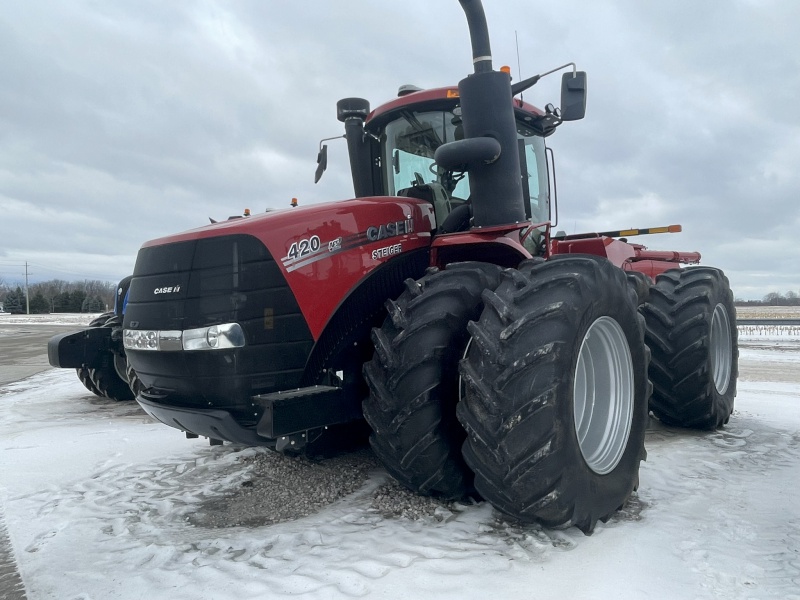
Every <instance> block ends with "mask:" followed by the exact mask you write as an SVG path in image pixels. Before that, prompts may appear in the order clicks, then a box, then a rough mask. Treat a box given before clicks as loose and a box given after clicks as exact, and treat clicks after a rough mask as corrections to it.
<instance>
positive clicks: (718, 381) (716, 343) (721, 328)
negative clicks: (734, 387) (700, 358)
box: [709, 304, 733, 394]
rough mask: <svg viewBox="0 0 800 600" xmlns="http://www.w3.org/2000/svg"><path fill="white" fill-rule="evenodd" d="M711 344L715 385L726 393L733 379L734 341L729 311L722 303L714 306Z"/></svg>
mask: <svg viewBox="0 0 800 600" xmlns="http://www.w3.org/2000/svg"><path fill="white" fill-rule="evenodd" d="M709 344H710V346H711V348H710V351H711V377H712V378H713V379H714V387H715V388H717V392H718V393H720V394H724V393H725V392H726V391H727V390H728V385H729V384H730V381H731V364H732V362H733V361H732V359H731V349H732V348H733V341H732V339H731V322H730V319H728V311H727V310H726V309H725V307H724V306H723V305H722V304H717V306H716V307H714V315H713V316H712V317H711V336H710V340H709Z"/></svg>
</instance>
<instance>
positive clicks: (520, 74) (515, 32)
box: [514, 29, 522, 102]
mask: <svg viewBox="0 0 800 600" xmlns="http://www.w3.org/2000/svg"><path fill="white" fill-rule="evenodd" d="M514 42H515V43H516V45H517V77H519V80H520V81H522V66H521V64H520V62H519V36H518V35H517V30H516V29H515V30H514ZM519 100H520V102H522V94H520V95H519Z"/></svg>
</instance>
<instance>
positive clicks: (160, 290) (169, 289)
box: [153, 285, 181, 294]
mask: <svg viewBox="0 0 800 600" xmlns="http://www.w3.org/2000/svg"><path fill="white" fill-rule="evenodd" d="M180 291H181V286H179V285H176V286H174V287H172V286H170V287H160V288H156V289H154V290H153V294H177V293H178V292H180Z"/></svg>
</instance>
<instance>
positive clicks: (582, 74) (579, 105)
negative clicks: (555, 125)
mask: <svg viewBox="0 0 800 600" xmlns="http://www.w3.org/2000/svg"><path fill="white" fill-rule="evenodd" d="M585 115H586V71H576V72H574V73H564V74H563V75H562V76H561V120H562V121H577V120H578V119H582V118H583V117H584V116H585Z"/></svg>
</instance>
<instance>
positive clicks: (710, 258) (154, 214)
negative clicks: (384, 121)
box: [0, 0, 800, 297]
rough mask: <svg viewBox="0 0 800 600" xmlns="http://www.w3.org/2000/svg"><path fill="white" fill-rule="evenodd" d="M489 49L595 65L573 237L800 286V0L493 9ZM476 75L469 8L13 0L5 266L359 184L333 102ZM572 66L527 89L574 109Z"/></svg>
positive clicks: (2, 21) (758, 287)
mask: <svg viewBox="0 0 800 600" xmlns="http://www.w3.org/2000/svg"><path fill="white" fill-rule="evenodd" d="M485 4H486V12H487V17H488V19H489V26H490V31H491V34H492V44H493V53H494V55H495V57H496V61H495V62H496V64H503V63H505V64H509V65H511V66H512V67H513V71H514V73H515V76H516V73H517V65H516V53H517V51H516V47H515V36H514V32H515V31H516V32H517V34H518V38H519V52H520V58H521V63H522V71H523V73H522V75H523V76H527V75H530V74H532V73H535V72H541V71H543V70H546V69H548V68H550V67H553V66H556V65H560V64H563V63H565V62H568V61H570V60H574V61H576V62H577V63H578V65H579V67H580V68H581V69H585V70H587V71H588V72H589V110H588V113H587V118H586V119H585V120H583V121H580V122H577V123H568V124H565V125H563V126H562V127H561V128H560V131H558V132H557V133H556V135H554V136H553V137H552V138H549V140H548V142H549V143H550V145H552V146H553V147H554V148H555V150H556V155H557V164H558V175H559V198H560V214H561V225H560V227H561V228H564V229H566V230H568V231H570V232H572V231H586V230H602V229H608V228H617V227H629V226H643V227H646V226H654V225H666V224H671V223H682V224H683V226H684V233H682V234H679V235H670V236H666V235H664V236H658V237H649V238H642V241H643V243H645V244H648V245H650V246H652V247H654V248H674V249H685V250H699V251H701V252H702V253H703V255H704V262H706V263H707V264H713V265H715V266H719V267H721V268H723V269H725V270H726V272H727V273H728V274H729V276H730V278H731V281H732V284H733V286H734V289H735V291H736V293H737V295H739V296H743V297H760V296H762V295H764V294H765V293H767V292H768V291H773V290H776V291H786V290H788V289H794V290H796V291H797V290H800V251H798V249H797V244H796V243H795V241H794V238H795V237H796V234H795V232H796V231H797V227H798V225H800V209H798V199H800V179H799V178H798V176H797V174H796V173H797V168H796V166H795V165H797V164H800V117H798V116H797V113H796V109H795V105H796V98H798V97H800V75H798V73H800V68H798V67H800V43H798V42H797V41H796V31H795V29H796V24H797V23H798V22H800V6H798V5H797V4H796V3H794V2H792V1H791V0H772V1H770V0H733V1H732V2H728V3H724V4H720V3H715V2H699V3H698V2H688V1H687V0H679V1H677V2H671V3H655V4H653V3H642V2H637V1H635V0H606V1H603V2H596V3H585V2H578V0H565V1H564V2H560V3H531V2H522V1H521V0H514V1H508V2H503V3H490V2H488V0H487V1H486V2H485ZM469 69H470V60H469V40H468V37H467V31H466V24H465V20H464V17H463V13H461V11H460V8H459V7H458V4H457V3H456V2H455V0H452V1H447V2H437V3H431V2H423V1H422V0H408V1H407V2H404V3H398V4H390V3H383V2H381V3H378V2H370V1H368V0H352V1H350V2H347V3H331V2H310V3H304V4H302V5H298V4H290V3H275V2H256V1H255V0H251V1H249V2H235V3H234V2H222V1H220V2H211V1H209V2H202V3H163V2H148V1H136V2H134V1H123V2H114V3H95V2H89V1H84V2H71V3H50V2H44V1H42V0H38V1H31V2H25V3H17V4H15V5H13V7H11V8H8V7H7V8H6V9H4V10H3V11H2V13H0V80H2V81H3V82H4V83H3V86H1V87H0V277H1V278H4V279H6V280H12V281H14V280H18V279H19V277H18V273H19V272H20V269H19V267H18V266H16V265H19V264H21V263H23V262H25V261H30V262H34V263H36V264H37V265H39V266H37V268H36V273H37V277H38V276H41V278H42V279H47V278H51V277H61V278H66V279H71V278H80V277H88V278H102V279H109V280H116V279H119V278H121V277H123V276H124V275H126V274H128V272H129V271H130V270H131V269H132V266H133V260H134V259H135V254H136V251H137V249H138V247H139V246H140V245H141V243H142V242H143V241H145V240H147V239H150V238H153V237H158V236H161V235H166V234H169V233H174V232H176V231H180V230H184V229H189V228H192V227H195V226H198V225H201V224H203V223H204V222H206V217H207V216H213V217H216V218H224V217H226V216H228V215H229V214H236V213H240V212H241V210H242V209H243V208H244V207H249V208H252V209H253V210H255V211H261V210H263V209H265V208H267V207H282V206H286V205H288V202H289V200H290V198H292V197H298V198H300V200H301V202H302V203H306V204H307V203H315V202H322V201H328V200H335V199H341V198H345V197H348V196H349V195H350V194H351V193H352V190H351V189H350V181H349V175H348V173H347V159H346V155H345V147H344V145H343V144H341V145H337V144H336V143H333V144H332V146H331V153H330V164H329V169H328V172H327V173H326V175H325V178H324V179H323V180H322V182H321V183H320V184H319V185H318V186H314V185H313V183H312V182H313V179H312V173H313V170H314V166H315V165H314V158H315V156H316V148H317V143H318V140H319V139H320V138H322V137H328V136H332V135H338V134H339V133H340V132H341V126H340V124H339V123H338V122H337V121H336V119H335V102H336V101H337V100H338V99H339V98H342V97H346V96H363V97H365V98H368V99H370V101H371V102H372V104H373V106H377V105H378V104H380V103H381V102H383V101H387V100H390V99H391V98H392V97H393V96H394V94H395V92H396V90H397V87H398V86H399V85H400V84H403V83H414V84H416V85H419V86H422V87H434V86H439V85H445V84H451V83H456V82H457V81H458V79H459V78H461V77H463V76H464V75H465V74H466V73H467V72H468V71H469ZM557 87H558V79H557V77H552V78H547V79H545V80H543V81H542V82H541V83H540V84H538V85H537V86H536V87H535V88H533V89H532V90H530V91H529V92H526V100H529V101H532V102H534V103H536V104H540V105H542V104H545V103H547V102H555V103H557V101H558V100H557V94H558V90H557Z"/></svg>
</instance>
